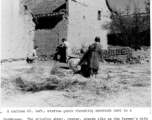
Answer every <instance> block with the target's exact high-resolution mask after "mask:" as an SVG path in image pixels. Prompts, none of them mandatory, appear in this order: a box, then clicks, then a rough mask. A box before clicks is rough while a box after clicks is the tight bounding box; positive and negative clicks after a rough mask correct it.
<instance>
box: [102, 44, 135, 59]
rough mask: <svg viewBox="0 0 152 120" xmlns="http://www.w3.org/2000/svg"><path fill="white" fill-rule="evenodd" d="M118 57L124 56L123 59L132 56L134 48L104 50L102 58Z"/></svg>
mask: <svg viewBox="0 0 152 120" xmlns="http://www.w3.org/2000/svg"><path fill="white" fill-rule="evenodd" d="M118 57H122V58H123V59H128V58H131V57H132V50H131V49H130V48H128V47H125V48H118V49H108V50H102V55H101V59H105V60H113V59H117V58H118Z"/></svg>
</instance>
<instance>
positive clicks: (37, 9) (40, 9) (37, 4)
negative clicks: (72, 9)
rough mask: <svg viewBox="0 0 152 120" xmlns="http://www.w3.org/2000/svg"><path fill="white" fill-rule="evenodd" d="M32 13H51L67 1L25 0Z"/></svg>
mask: <svg viewBox="0 0 152 120" xmlns="http://www.w3.org/2000/svg"><path fill="white" fill-rule="evenodd" d="M23 1H24V4H25V5H27V6H28V8H29V9H30V10H31V12H32V14H34V15H39V14H49V13H51V12H53V11H54V10H55V9H57V8H59V7H60V6H62V5H63V4H64V3H66V0H23Z"/></svg>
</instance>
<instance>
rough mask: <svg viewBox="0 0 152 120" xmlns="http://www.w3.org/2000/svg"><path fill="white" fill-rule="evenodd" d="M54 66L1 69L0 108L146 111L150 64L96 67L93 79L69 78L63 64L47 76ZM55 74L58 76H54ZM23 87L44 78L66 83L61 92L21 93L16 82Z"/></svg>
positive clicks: (5, 65) (15, 65)
mask: <svg viewBox="0 0 152 120" xmlns="http://www.w3.org/2000/svg"><path fill="white" fill-rule="evenodd" d="M53 66H54V62H53V61H52V62H50V61H46V62H41V61H39V62H37V63H35V64H31V65H29V64H27V63H26V62H25V61H20V62H11V63H3V64H2V65H1V74H2V76H1V80H2V81H1V93H2V107H93V106H94V107H150V105H151V80H150V73H151V71H150V63H142V64H132V65H130V64H125V65H124V64H113V63H100V70H99V75H98V76H97V78H84V77H83V76H81V75H78V74H75V75H73V73H72V71H71V70H70V69H67V68H66V64H61V63H57V66H58V70H56V73H54V74H53V75H52V74H51V73H50V72H51V70H52V67H53ZM57 71H58V72H57ZM18 77H20V78H22V79H23V80H25V81H26V82H27V83H28V82H31V81H34V82H43V80H44V79H45V78H56V79H58V80H60V81H62V80H64V81H66V80H68V81H69V82H70V83H71V84H69V85H68V87H65V88H62V89H49V90H48V89H46V90H39V91H23V90H21V89H19V88H18V87H17V86H16V82H15V80H16V78H18Z"/></svg>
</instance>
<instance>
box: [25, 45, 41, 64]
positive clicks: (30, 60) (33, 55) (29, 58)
mask: <svg viewBox="0 0 152 120" xmlns="http://www.w3.org/2000/svg"><path fill="white" fill-rule="evenodd" d="M37 50H38V46H35V47H34V50H33V51H32V52H31V53H29V54H28V56H27V59H26V62H27V63H34V62H35V60H36V59H37V58H38V56H37Z"/></svg>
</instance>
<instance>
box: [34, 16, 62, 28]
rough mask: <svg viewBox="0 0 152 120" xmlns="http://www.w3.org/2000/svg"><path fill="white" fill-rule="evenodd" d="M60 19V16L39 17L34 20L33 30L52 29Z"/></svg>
mask: <svg viewBox="0 0 152 120" xmlns="http://www.w3.org/2000/svg"><path fill="white" fill-rule="evenodd" d="M62 19H63V18H62V16H52V17H40V18H38V19H37V20H34V22H35V24H36V27H35V29H36V30H38V29H53V28H54V27H55V26H56V25H57V24H58V23H59V22H60V21H61V20H62Z"/></svg>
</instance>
